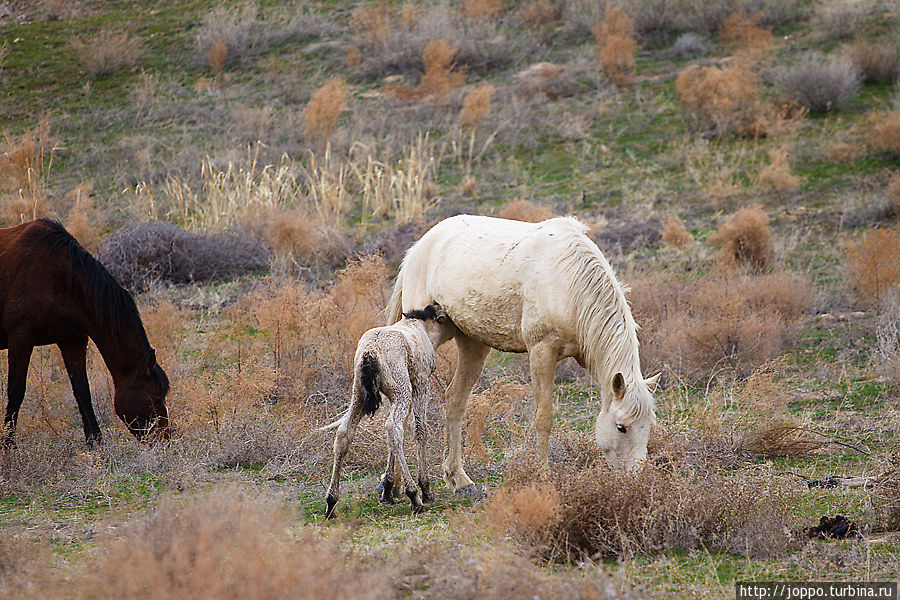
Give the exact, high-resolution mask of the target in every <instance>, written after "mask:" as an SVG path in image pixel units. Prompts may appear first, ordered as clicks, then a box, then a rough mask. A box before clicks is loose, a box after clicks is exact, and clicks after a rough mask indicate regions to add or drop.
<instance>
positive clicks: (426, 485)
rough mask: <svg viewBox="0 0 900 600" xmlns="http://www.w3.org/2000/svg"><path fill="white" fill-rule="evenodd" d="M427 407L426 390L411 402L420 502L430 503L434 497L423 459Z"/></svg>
mask: <svg viewBox="0 0 900 600" xmlns="http://www.w3.org/2000/svg"><path fill="white" fill-rule="evenodd" d="M427 405H428V393H427V390H425V391H422V392H421V393H419V394H417V395H416V399H415V400H414V401H413V417H414V419H415V426H416V433H415V436H416V447H417V448H418V454H419V473H418V480H419V489H420V490H422V502H431V501H432V500H434V496H433V495H432V494H431V484H430V482H429V481H428V460H427V459H426V457H425V442H426V438H427V437H428V424H427V423H426V421H425V408H426V407H427Z"/></svg>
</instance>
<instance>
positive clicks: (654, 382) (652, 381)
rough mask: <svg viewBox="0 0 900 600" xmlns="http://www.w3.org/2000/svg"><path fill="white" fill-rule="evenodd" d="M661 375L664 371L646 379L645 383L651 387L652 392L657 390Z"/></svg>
mask: <svg viewBox="0 0 900 600" xmlns="http://www.w3.org/2000/svg"><path fill="white" fill-rule="evenodd" d="M660 375H662V373H657V374H656V375H654V376H653V377H650V378H648V379H645V380H644V383H646V384H647V387H648V388H650V393H651V394H652V393H653V392H655V391H656V387H657V386H658V385H659V376H660Z"/></svg>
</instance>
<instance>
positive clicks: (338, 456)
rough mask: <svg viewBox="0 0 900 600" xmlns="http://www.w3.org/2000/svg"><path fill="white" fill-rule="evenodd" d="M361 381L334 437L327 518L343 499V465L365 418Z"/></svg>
mask: <svg viewBox="0 0 900 600" xmlns="http://www.w3.org/2000/svg"><path fill="white" fill-rule="evenodd" d="M359 392H360V390H359V380H358V378H354V380H353V392H352V393H351V395H350V398H351V399H350V408H349V409H348V411H347V414H346V415H345V416H344V420H343V421H342V422H341V424H340V425H338V428H337V433H335V435H334V467H332V469H331V483H330V484H329V485H328V493H327V494H326V495H325V516H326V517H328V518H329V519H331V518H333V517H334V507H335V505H336V504H337V502H338V499H339V498H340V497H341V465H342V464H343V462H344V457H345V456H346V455H347V450H349V449H350V444H351V443H352V442H353V436H354V435H355V434H356V426H357V425H359V421H360V420H361V419H362V416H363V409H362V400H361V397H360V393H359Z"/></svg>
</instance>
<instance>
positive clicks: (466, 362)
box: [443, 332, 490, 496]
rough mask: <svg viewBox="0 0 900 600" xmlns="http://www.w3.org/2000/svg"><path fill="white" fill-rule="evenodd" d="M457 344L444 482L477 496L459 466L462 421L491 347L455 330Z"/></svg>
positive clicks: (473, 485) (449, 396)
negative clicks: (457, 353) (457, 354)
mask: <svg viewBox="0 0 900 600" xmlns="http://www.w3.org/2000/svg"><path fill="white" fill-rule="evenodd" d="M455 339H456V347H457V350H458V351H459V362H458V363H457V364H456V373H454V375H453V380H452V381H451V382H450V386H449V387H448V388H447V401H446V402H447V455H446V457H445V458H444V463H443V471H444V482H445V483H446V484H447V485H448V486H450V487H451V488H453V489H454V490H455V491H456V493H457V494H461V495H463V496H478V495H480V493H479V492H478V489H477V488H476V487H475V484H474V483H473V482H472V480H471V479H469V476H468V475H466V472H465V470H464V469H463V465H462V420H463V416H465V411H466V403H467V402H468V400H469V393H470V392H471V391H472V388H473V387H474V386H475V382H476V381H477V380H478V376H479V375H481V370H482V368H484V360H485V359H486V358H487V355H488V351H489V350H490V348H489V347H488V346H485V345H484V344H481V343H479V342H476V341H475V340H473V339H472V338H470V337H468V336H466V335H464V334H463V333H461V332H459V333H457V335H456V337H455Z"/></svg>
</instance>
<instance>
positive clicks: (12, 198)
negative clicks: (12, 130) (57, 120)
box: [0, 115, 57, 225]
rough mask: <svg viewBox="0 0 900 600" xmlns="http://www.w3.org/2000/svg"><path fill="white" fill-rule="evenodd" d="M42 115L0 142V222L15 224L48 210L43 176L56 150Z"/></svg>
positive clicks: (45, 119)
mask: <svg viewBox="0 0 900 600" xmlns="http://www.w3.org/2000/svg"><path fill="white" fill-rule="evenodd" d="M56 143H57V142H56V140H55V139H54V138H53V137H52V135H51V133H50V120H49V118H48V117H47V116H46V115H45V116H44V117H42V118H41V120H40V121H39V122H38V124H37V126H35V127H34V128H33V129H31V130H29V131H26V132H25V133H24V134H22V135H21V136H20V137H18V138H6V139H5V140H4V142H3V143H2V145H0V191H3V190H8V191H10V192H12V193H10V194H3V195H2V196H0V200H2V206H0V222H2V224H3V225H15V224H18V223H21V222H23V221H28V220H31V219H34V218H37V217H39V216H42V215H48V214H49V206H48V198H47V195H48V193H47V177H48V176H49V172H50V167H51V165H52V164H53V158H54V155H55V151H56Z"/></svg>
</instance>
